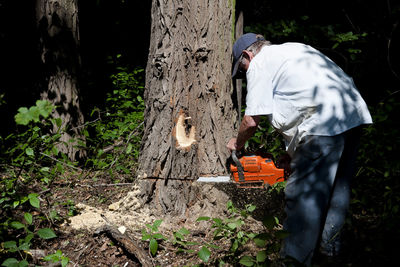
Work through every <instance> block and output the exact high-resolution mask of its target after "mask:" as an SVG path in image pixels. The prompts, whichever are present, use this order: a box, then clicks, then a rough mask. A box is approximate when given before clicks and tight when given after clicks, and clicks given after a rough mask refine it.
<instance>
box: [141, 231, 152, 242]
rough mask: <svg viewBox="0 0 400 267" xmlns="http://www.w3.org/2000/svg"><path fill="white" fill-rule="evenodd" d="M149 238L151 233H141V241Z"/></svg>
mask: <svg viewBox="0 0 400 267" xmlns="http://www.w3.org/2000/svg"><path fill="white" fill-rule="evenodd" d="M150 238H151V235H150V234H147V233H145V234H142V240H143V241H145V240H149V239H150Z"/></svg>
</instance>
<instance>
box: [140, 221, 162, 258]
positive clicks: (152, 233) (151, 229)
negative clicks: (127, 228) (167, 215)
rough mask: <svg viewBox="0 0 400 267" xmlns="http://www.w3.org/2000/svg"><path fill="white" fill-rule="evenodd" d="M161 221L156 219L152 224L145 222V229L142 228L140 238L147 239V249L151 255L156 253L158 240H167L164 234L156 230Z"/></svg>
mask: <svg viewBox="0 0 400 267" xmlns="http://www.w3.org/2000/svg"><path fill="white" fill-rule="evenodd" d="M161 223H162V220H156V221H154V223H153V224H146V228H147V229H142V240H143V241H146V240H149V251H150V253H151V255H153V256H155V255H156V253H157V250H158V242H159V240H167V238H166V237H165V236H163V235H162V234H161V233H159V232H158V227H159V226H160V225H161Z"/></svg>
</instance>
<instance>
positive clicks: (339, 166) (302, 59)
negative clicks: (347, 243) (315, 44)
mask: <svg viewBox="0 0 400 267" xmlns="http://www.w3.org/2000/svg"><path fill="white" fill-rule="evenodd" d="M233 56H234V62H233V72H232V77H233V78H236V77H237V76H238V75H240V74H244V73H245V75H246V79H247V95H246V111H245V116H244V117H243V119H242V122H241V125H240V128H239V133H238V136H237V138H232V139H231V140H230V141H229V142H228V144H227V147H228V148H229V149H230V150H240V149H241V148H242V147H243V146H244V144H245V142H246V141H247V140H248V139H249V138H250V137H251V136H252V135H253V134H254V132H255V131H256V129H257V126H258V123H259V121H260V116H263V115H265V116H267V117H268V119H269V122H270V123H271V125H272V126H273V127H274V128H275V129H276V130H277V131H278V132H279V133H281V134H282V135H283V137H284V139H285V143H286V149H287V153H288V155H290V156H291V163H290V167H291V169H292V174H291V175H290V176H289V178H288V180H287V184H286V188H285V199H286V208H285V211H286V215H287V218H286V220H285V222H284V228H285V229H286V230H287V231H288V232H289V236H288V237H287V238H286V239H285V240H284V243H283V248H282V255H283V256H284V257H291V258H294V259H296V260H297V261H299V262H301V263H303V264H305V265H310V264H311V259H312V256H313V254H314V251H315V250H316V248H318V245H321V252H322V253H324V254H326V255H329V256H335V255H337V254H338V253H339V252H340V239H339V236H340V230H341V228H342V226H343V224H344V220H345V215H346V211H347V209H348V205H349V199H350V180H351V177H352V175H353V169H354V163H355V158H356V150H357V141H358V140H359V137H360V126H361V125H364V124H370V123H372V119H371V115H370V114H369V111H368V108H367V106H366V104H365V102H364V100H363V99H362V97H361V95H360V94H359V92H358V91H357V89H356V87H355V85H354V83H353V80H352V78H350V77H349V76H348V75H346V74H345V73H344V72H343V70H342V69H341V68H340V67H338V66H337V65H336V64H335V63H334V62H333V61H332V60H330V59H329V58H328V57H326V56H325V55H323V54H322V53H321V52H319V51H318V50H316V49H314V48H312V47H310V46H308V45H305V44H300V43H284V44H280V45H271V44H270V43H269V42H268V41H266V40H264V38H263V37H262V36H260V35H256V34H254V33H247V34H244V35H243V36H241V37H240V38H239V39H238V40H237V41H236V42H235V44H234V46H233Z"/></svg>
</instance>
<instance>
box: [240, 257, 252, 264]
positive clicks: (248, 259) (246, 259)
mask: <svg viewBox="0 0 400 267" xmlns="http://www.w3.org/2000/svg"><path fill="white" fill-rule="evenodd" d="M239 263H240V264H242V265H244V266H253V265H254V259H253V257H250V256H243V257H242V258H241V259H240V261H239Z"/></svg>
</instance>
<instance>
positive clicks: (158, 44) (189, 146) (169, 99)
mask: <svg viewBox="0 0 400 267" xmlns="http://www.w3.org/2000/svg"><path fill="white" fill-rule="evenodd" d="M233 5H234V1H229V0H228V1H227V0H216V1H206V0H199V1H185V0H169V1H167V0H153V3H152V11H151V12H152V26H151V41H150V49H149V56H148V62H147V68H146V91H145V102H146V110H145V132H144V137H143V140H142V148H141V156H140V160H139V162H140V163H139V164H140V165H139V172H138V174H139V175H138V177H139V178H141V179H142V186H143V191H144V192H146V194H147V197H148V200H153V201H156V203H157V204H159V205H160V206H161V207H162V208H163V211H164V212H171V211H172V212H175V213H183V212H184V211H185V209H186V207H187V206H188V204H189V202H190V201H191V200H192V199H193V198H194V197H195V192H193V190H192V188H191V183H192V182H193V180H194V179H197V178H198V177H199V176H216V175H227V169H226V162H227V159H228V157H229V152H228V150H227V149H226V147H225V146H226V143H227V141H228V140H229V138H230V137H232V133H233V132H234V128H235V127H236V126H237V112H236V110H235V108H234V106H233V100H232V98H233V97H232V91H233V89H232V85H231V50H232V41H233V29H232V20H233V12H234V11H233V9H234V6H233Z"/></svg>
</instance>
